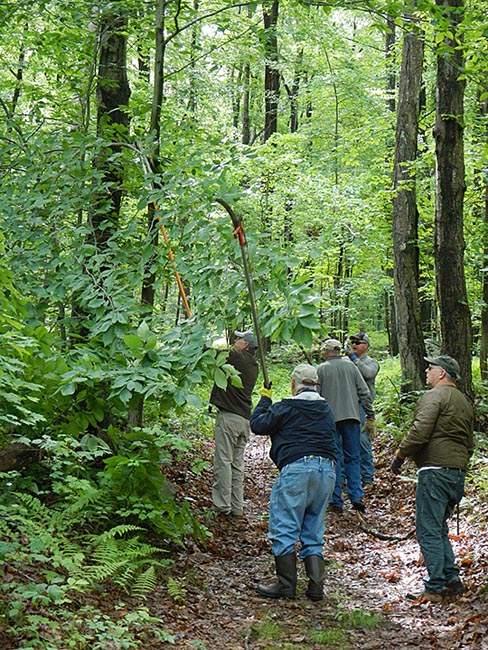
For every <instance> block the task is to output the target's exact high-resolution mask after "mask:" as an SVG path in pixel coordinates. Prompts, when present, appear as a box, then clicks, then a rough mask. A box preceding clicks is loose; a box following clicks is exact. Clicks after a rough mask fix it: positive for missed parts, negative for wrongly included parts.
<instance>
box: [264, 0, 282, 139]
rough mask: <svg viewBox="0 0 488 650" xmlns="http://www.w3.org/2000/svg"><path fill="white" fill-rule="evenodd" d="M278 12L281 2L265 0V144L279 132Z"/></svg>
mask: <svg viewBox="0 0 488 650" xmlns="http://www.w3.org/2000/svg"><path fill="white" fill-rule="evenodd" d="M278 12H279V0H264V3H263V18H264V52H265V64H264V65H265V68H264V134H263V140H264V142H266V141H267V140H268V139H269V138H270V137H271V136H272V135H273V133H276V132H277V131H278V105H279V99H280V71H279V63H278V31H277V27H278Z"/></svg>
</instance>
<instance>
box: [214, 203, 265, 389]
mask: <svg viewBox="0 0 488 650" xmlns="http://www.w3.org/2000/svg"><path fill="white" fill-rule="evenodd" d="M215 201H216V202H217V203H219V204H220V205H221V206H222V207H223V208H225V210H226V211H227V212H228V213H229V216H230V218H231V219H232V224H233V226H234V237H235V238H236V239H237V240H238V242H239V247H240V249H241V256H242V265H243V267H244V275H245V276H246V283H247V291H248V294H249V301H250V303H251V312H252V319H253V323H254V331H255V334H256V341H257V344H258V353H259V361H260V363H261V370H262V372H263V379H264V386H265V387H266V388H270V386H271V382H270V381H269V377H268V370H267V368H266V359H265V356H264V347H263V339H262V337H261V327H260V324H259V316H258V310H257V307H256V296H255V293H254V282H253V278H252V269H251V260H250V258H249V249H248V246H247V241H246V235H245V233H244V227H243V225H242V217H238V216H237V215H236V213H235V212H234V210H233V209H232V207H231V206H230V205H229V204H228V203H227V201H224V199H215Z"/></svg>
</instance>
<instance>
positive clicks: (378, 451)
mask: <svg viewBox="0 0 488 650" xmlns="http://www.w3.org/2000/svg"><path fill="white" fill-rule="evenodd" d="M199 444H200V448H199V452H198V453H199V455H200V458H203V459H206V460H208V461H209V465H208V467H207V469H205V470H204V473H203V475H201V476H199V477H195V476H194V475H192V473H191V472H190V471H189V470H188V468H186V467H185V466H184V465H182V464H181V463H178V464H177V463H174V464H173V465H172V472H173V474H174V475H173V476H171V475H169V478H170V479H172V480H173V481H174V482H175V484H176V485H177V489H178V498H179V499H182V500H187V501H189V502H190V503H191V505H192V508H193V509H194V512H195V514H196V515H197V517H199V518H200V519H201V521H202V522H203V523H204V524H205V525H206V526H207V528H208V530H209V534H210V536H209V539H208V541H207V543H206V544H205V545H200V544H196V543H192V544H191V545H190V546H188V547H187V548H185V549H184V550H181V549H178V550H175V551H174V552H173V559H174V560H175V562H174V565H173V566H172V567H171V569H170V570H169V572H168V576H167V578H169V577H171V579H172V581H173V584H177V585H179V589H180V593H179V594H174V593H173V595H172V596H171V595H170V594H169V592H168V589H167V585H166V584H165V583H164V582H162V584H161V586H160V588H159V589H158V590H156V591H155V592H154V593H152V594H151V595H150V596H149V598H148V601H147V605H148V607H149V609H150V611H151V614H152V615H154V616H157V617H159V618H161V619H162V621H163V625H164V628H165V629H166V630H167V631H168V632H169V633H170V634H171V635H172V636H173V642H172V643H171V644H170V643H164V642H163V643H162V642H158V641H156V640H155V641H154V643H153V644H151V645H150V646H148V647H150V648H151V650H159V649H161V650H162V649H163V648H171V647H173V648H178V649H180V650H195V649H197V650H264V649H266V650H270V649H271V648H276V649H279V648H284V649H285V648H286V649H287V650H290V648H297V649H298V648H299V649H301V650H310V649H314V650H315V649H318V648H324V647H335V648H341V649H344V650H346V649H349V648H350V649H353V648H354V649H356V648H360V649H362V650H373V649H376V648H378V649H379V648H399V649H400V650H401V649H409V648H416V647H422V648H425V647H428V648H437V649H439V650H443V649H450V648H456V649H461V650H467V649H470V648H479V649H480V650H485V649H486V650H488V635H487V630H488V607H487V600H488V599H487V592H488V589H487V586H488V582H487V578H486V571H487V565H488V537H487V531H486V522H487V520H488V504H487V503H486V501H485V499H484V494H482V493H476V490H475V488H474V487H473V485H472V484H469V483H468V484H467V489H466V498H465V499H464V500H463V501H462V503H461V507H460V514H459V520H457V518H456V516H454V517H453V519H452V520H451V521H450V535H451V540H452V544H453V547H454V552H455V556H456V558H457V560H458V562H459V564H460V566H461V578H462V580H463V583H464V584H465V586H466V593H465V594H463V596H461V597H459V598H457V599H456V600H451V601H445V602H443V603H441V604H433V603H423V602H418V601H412V600H407V599H406V598H405V596H406V594H407V593H414V594H415V593H420V592H421V591H422V587H423V583H422V577H423V576H424V575H425V570H424V567H423V566H422V559H421V555H420V551H419V547H418V544H417V542H416V540H415V537H414V536H413V531H414V527H415V470H414V468H413V466H411V465H410V466H409V465H408V464H406V465H405V466H404V471H403V475H402V477H395V476H394V475H393V474H391V473H390V471H389V463H390V459H391V457H392V455H393V449H385V446H387V445H385V446H384V447H383V448H380V445H382V441H381V436H378V438H377V439H376V441H375V443H374V446H375V461H376V462H375V466H376V475H375V482H374V485H373V487H372V489H371V490H369V491H368V492H367V494H366V495H365V504H366V516H365V518H364V520H361V519H359V518H358V515H357V513H356V512H355V511H353V510H352V508H350V506H349V505H348V504H347V503H346V505H345V508H344V513H343V514H341V515H339V514H336V513H329V512H328V513H327V515H326V532H325V537H324V539H325V545H324V557H325V560H326V576H325V586H324V600H323V601H319V602H318V603H313V602H311V601H309V600H308V599H307V598H306V597H305V596H304V593H305V588H306V576H305V572H304V569H303V565H302V563H301V562H299V563H298V565H299V578H298V587H297V598H296V600H276V601H275V600H266V599H263V598H261V597H259V596H258V595H257V593H256V591H255V588H256V585H257V584H258V582H261V581H263V582H266V581H268V580H270V581H272V580H273V579H274V562H273V557H272V554H271V551H270V544H269V542H268V540H267V515H268V502H269V495H270V491H271V485H272V483H273V480H274V477H275V476H276V469H275V468H274V466H273V464H272V463H271V461H270V460H269V458H268V442H267V440H266V439H262V438H258V437H254V436H251V441H250V443H249V445H248V447H247V450H246V477H245V514H244V517H243V518H242V519H241V520H234V519H228V518H226V517H217V516H215V515H214V514H212V513H211V485H212V469H211V461H212V454H213V442H212V441H203V442H201V443H199ZM375 533H378V536H376V534H375ZM381 536H386V537H394V538H402V537H405V539H402V540H401V541H399V540H398V539H393V540H388V539H380V538H379V537H381ZM354 614H358V616H356V618H357V621H356V622H354V620H355V619H354ZM361 615H362V617H361ZM368 616H369V618H368ZM369 620H374V621H376V624H375V625H373V626H372V628H371V627H370V626H369V625H368V621H369ZM378 621H379V622H378ZM334 632H335V633H336V636H335V637H334V636H333V633H334ZM328 635H329V636H328ZM331 635H332V636H331ZM334 639H336V640H334Z"/></svg>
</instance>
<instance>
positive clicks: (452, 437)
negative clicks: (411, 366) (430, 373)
mask: <svg viewBox="0 0 488 650" xmlns="http://www.w3.org/2000/svg"><path fill="white" fill-rule="evenodd" d="M473 426H474V415H473V409H472V407H471V404H470V403H469V401H468V400H467V398H466V397H465V395H463V393H461V391H460V390H458V389H457V388H456V387H455V386H448V385H441V386H436V387H435V388H432V389H431V390H429V391H427V392H426V393H425V394H424V395H423V396H422V397H421V398H420V399H419V401H418V402H417V405H416V407H415V411H414V419H413V424H412V426H411V427H410V431H409V432H408V434H407V435H406V436H405V438H404V440H403V442H402V443H401V444H400V451H401V452H402V454H403V455H404V456H411V457H412V458H413V460H414V461H415V463H416V465H417V467H419V468H421V467H452V468H460V469H467V466H468V462H469V459H470V457H471V454H472V453H473V446H474V444H473Z"/></svg>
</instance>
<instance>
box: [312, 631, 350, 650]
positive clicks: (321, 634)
mask: <svg viewBox="0 0 488 650" xmlns="http://www.w3.org/2000/svg"><path fill="white" fill-rule="evenodd" d="M310 638H311V639H312V641H313V642H314V643H317V644H319V645H325V646H339V647H340V648H343V647H347V646H346V641H347V639H346V634H345V631H344V630H343V629H341V628H337V627H330V628H327V629H325V630H312V631H311V633H310Z"/></svg>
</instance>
